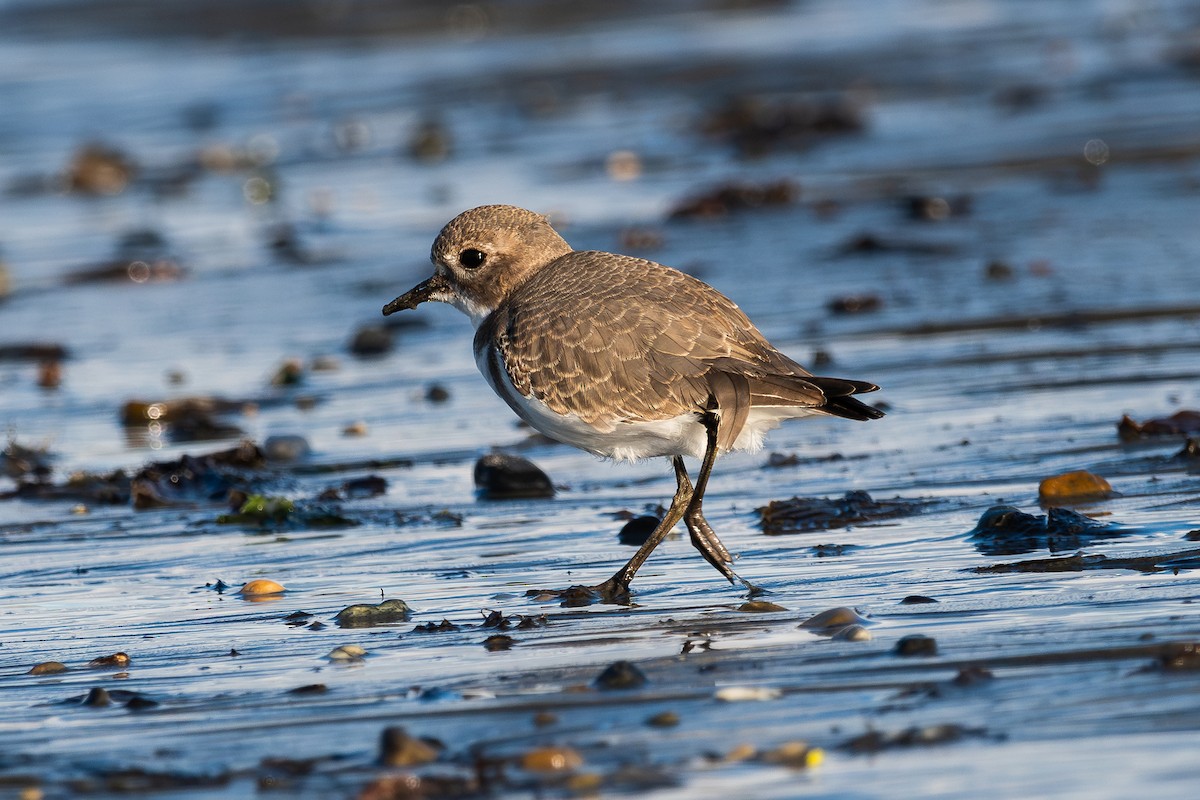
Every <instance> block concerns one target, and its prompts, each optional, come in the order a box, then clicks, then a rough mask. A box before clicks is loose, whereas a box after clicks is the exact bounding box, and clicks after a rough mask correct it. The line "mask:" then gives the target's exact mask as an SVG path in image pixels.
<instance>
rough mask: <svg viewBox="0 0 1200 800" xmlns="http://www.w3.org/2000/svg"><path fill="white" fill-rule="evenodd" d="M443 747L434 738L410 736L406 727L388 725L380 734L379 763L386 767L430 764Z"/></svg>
mask: <svg viewBox="0 0 1200 800" xmlns="http://www.w3.org/2000/svg"><path fill="white" fill-rule="evenodd" d="M442 749H443V747H442V745H441V743H440V742H437V741H435V740H433V739H425V738H417V737H416V736H410V735H409V734H408V731H406V730H404V728H400V727H395V726H392V727H387V728H384V729H383V733H381V734H380V736H379V763H380V764H382V765H383V766H385V767H412V766H417V765H419V764H428V763H429V762H431V761H436V760H437V758H438V755H439V754H440V753H441V751H442ZM422 796H424V795H423V794H422Z"/></svg>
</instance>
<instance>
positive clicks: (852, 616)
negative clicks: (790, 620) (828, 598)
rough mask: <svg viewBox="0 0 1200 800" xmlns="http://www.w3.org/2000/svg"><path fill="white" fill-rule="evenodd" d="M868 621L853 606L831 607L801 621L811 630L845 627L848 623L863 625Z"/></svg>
mask: <svg viewBox="0 0 1200 800" xmlns="http://www.w3.org/2000/svg"><path fill="white" fill-rule="evenodd" d="M865 622H867V619H866V618H865V617H862V616H859V614H858V612H857V611H855V610H854V609H853V608H847V607H846V606H840V607H838V608H831V609H829V610H828V611H822V612H821V613H819V614H813V615H812V616H811V617H809V618H808V619H806V620H804V622H801V623H800V627H801V628H809V629H810V630H827V629H829V628H844V627H846V626H847V625H862V624H863V623H865Z"/></svg>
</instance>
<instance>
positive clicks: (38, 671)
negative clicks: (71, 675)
mask: <svg viewBox="0 0 1200 800" xmlns="http://www.w3.org/2000/svg"><path fill="white" fill-rule="evenodd" d="M66 671H67V665H66V664H63V663H62V662H61V661H43V662H42V663H40V664H34V665H33V666H32V667H30V668H29V671H28V672H26V673H25V674H26V675H57V674H58V673H60V672H66Z"/></svg>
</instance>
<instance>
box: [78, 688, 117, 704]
mask: <svg viewBox="0 0 1200 800" xmlns="http://www.w3.org/2000/svg"><path fill="white" fill-rule="evenodd" d="M83 704H84V705H85V706H90V707H92V708H103V707H104V706H110V705H112V697H111V696H110V695H109V693H108V690H107V689H104V688H102V687H100V686H95V687H93V688H92V689H91V690H90V691H89V692H88V693H87V697H85V698H83Z"/></svg>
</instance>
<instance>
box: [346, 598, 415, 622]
mask: <svg viewBox="0 0 1200 800" xmlns="http://www.w3.org/2000/svg"><path fill="white" fill-rule="evenodd" d="M411 616H412V609H411V608H409V607H408V603H406V602H404V601H403V600H385V601H383V602H382V603H378V604H376V605H370V604H369V603H358V604H355V605H352V606H346V607H345V608H343V609H342V610H341V611H339V612H338V614H337V616H336V617H334V620H335V621H336V622H337V624H338V625H340V626H342V627H343V628H370V627H372V626H374V625H385V624H387V623H390V622H407V621H408V619H409V617H411Z"/></svg>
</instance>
